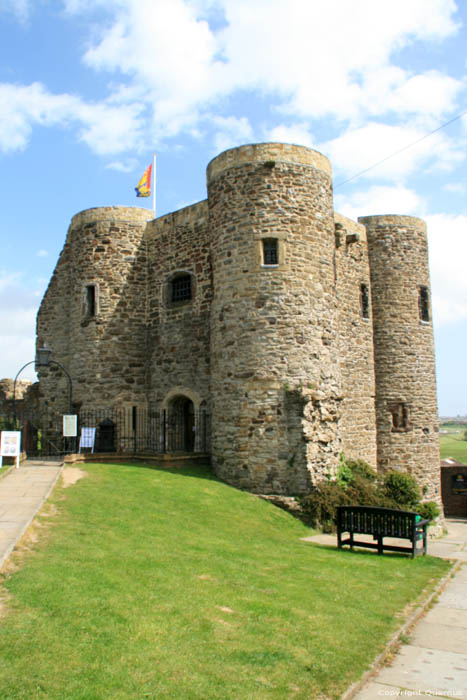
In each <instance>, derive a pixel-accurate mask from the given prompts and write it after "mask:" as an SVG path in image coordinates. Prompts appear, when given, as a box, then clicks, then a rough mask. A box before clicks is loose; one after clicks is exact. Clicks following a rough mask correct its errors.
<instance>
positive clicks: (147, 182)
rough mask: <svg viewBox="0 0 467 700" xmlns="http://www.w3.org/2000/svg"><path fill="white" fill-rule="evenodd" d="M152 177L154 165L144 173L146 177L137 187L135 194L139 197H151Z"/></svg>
mask: <svg viewBox="0 0 467 700" xmlns="http://www.w3.org/2000/svg"><path fill="white" fill-rule="evenodd" d="M151 175H152V163H151V165H149V166H148V167H147V168H146V170H145V171H144V175H143V177H142V178H141V180H140V181H139V182H138V187H135V192H136V196H137V197H150V196H151Z"/></svg>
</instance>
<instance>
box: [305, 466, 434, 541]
mask: <svg viewBox="0 0 467 700" xmlns="http://www.w3.org/2000/svg"><path fill="white" fill-rule="evenodd" d="M420 498H421V496H420V489H419V487H418V484H417V482H416V480H415V478H414V477H413V476H412V475H411V474H407V473H405V472H400V471H395V470H393V471H388V472H387V473H386V474H385V475H384V478H383V479H382V480H380V479H378V475H377V473H376V472H375V471H374V469H372V468H371V467H370V465H369V464H367V463H366V462H364V461H363V460H347V459H345V457H344V455H343V454H342V455H341V456H340V460H339V466H338V469H337V475H336V478H335V479H332V478H329V480H328V481H325V482H323V483H320V484H318V485H317V486H316V487H315V488H314V489H313V490H312V491H311V492H310V493H309V494H307V495H306V496H303V497H302V498H301V499H300V506H301V510H302V517H303V520H304V521H305V522H306V523H307V524H308V525H311V527H318V528H321V529H322V530H323V532H334V531H335V529H336V522H337V508H338V507H339V506H344V505H354V506H374V507H380V508H396V509H398V510H410V511H415V512H417V513H420V515H421V516H422V518H423V519H427V520H434V519H436V518H437V517H438V515H439V514H440V509H439V507H438V505H437V504H436V503H434V502H432V501H430V502H427V503H422V504H420Z"/></svg>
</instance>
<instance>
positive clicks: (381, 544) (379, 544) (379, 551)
mask: <svg viewBox="0 0 467 700" xmlns="http://www.w3.org/2000/svg"><path fill="white" fill-rule="evenodd" d="M382 553H383V538H382V536H381V535H379V536H378V554H382Z"/></svg>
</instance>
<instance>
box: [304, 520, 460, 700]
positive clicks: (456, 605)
mask: <svg viewBox="0 0 467 700" xmlns="http://www.w3.org/2000/svg"><path fill="white" fill-rule="evenodd" d="M446 526H447V530H448V534H447V535H446V536H445V537H443V538H442V539H439V540H431V541H429V543H428V554H431V555H432V556H435V557H441V558H443V559H451V560H452V561H453V562H456V560H457V562H458V563H457V565H456V568H455V573H454V575H453V576H452V577H450V578H449V579H448V581H447V583H446V585H445V586H444V587H443V589H442V591H441V593H440V595H439V596H438V598H435V602H434V605H432V606H430V607H429V610H428V612H427V613H426V615H424V616H422V617H421V618H420V619H419V621H418V622H417V623H416V624H415V626H414V627H413V629H411V630H410V631H409V632H408V637H409V643H408V644H403V645H402V646H401V647H400V649H399V651H398V652H397V653H396V655H395V656H394V658H393V660H392V662H391V663H390V665H382V666H381V668H380V669H379V670H377V671H376V672H375V673H373V674H371V673H370V674H369V678H368V680H367V681H366V683H365V684H364V685H363V686H362V685H361V684H356V686H355V687H353V688H351V689H349V690H348V691H347V692H346V693H345V694H344V696H343V698H344V699H345V700H350V699H351V698H352V699H353V700H378V698H385V697H386V698H389V697H402V698H404V697H406V698H408V697H430V698H433V697H434V698H460V699H463V700H465V699H466V698H467V566H465V565H463V563H464V562H467V520H453V519H452V520H451V519H450V520H447V521H446ZM305 539H306V540H308V541H312V542H317V543H318V544H324V545H328V546H329V545H331V546H334V547H335V546H336V539H337V538H336V535H317V536H315V537H310V538H305ZM375 556H378V555H377V554H375ZM383 556H384V555H383Z"/></svg>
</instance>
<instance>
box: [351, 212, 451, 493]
mask: <svg viewBox="0 0 467 700" xmlns="http://www.w3.org/2000/svg"><path fill="white" fill-rule="evenodd" d="M359 222H360V223H362V224H364V225H365V226H366V229H367V237H368V252H369V258H370V270H371V288H372V306H373V326H374V331H373V332H374V354H375V379H376V421H377V452H378V469H379V470H380V471H382V472H384V471H387V470H388V469H400V470H402V471H407V472H409V473H411V474H413V475H414V476H415V477H416V478H417V481H418V483H419V484H420V486H421V489H422V492H423V498H424V499H426V500H430V499H433V500H438V501H439V499H440V493H439V469H440V462H439V433H438V409H437V398H436V378H435V358H434V341H433V327H432V316H431V293H430V276H429V269H428V243H427V234H426V225H425V222H424V221H422V220H421V219H418V218H415V217H411V216H367V217H362V218H359Z"/></svg>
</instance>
